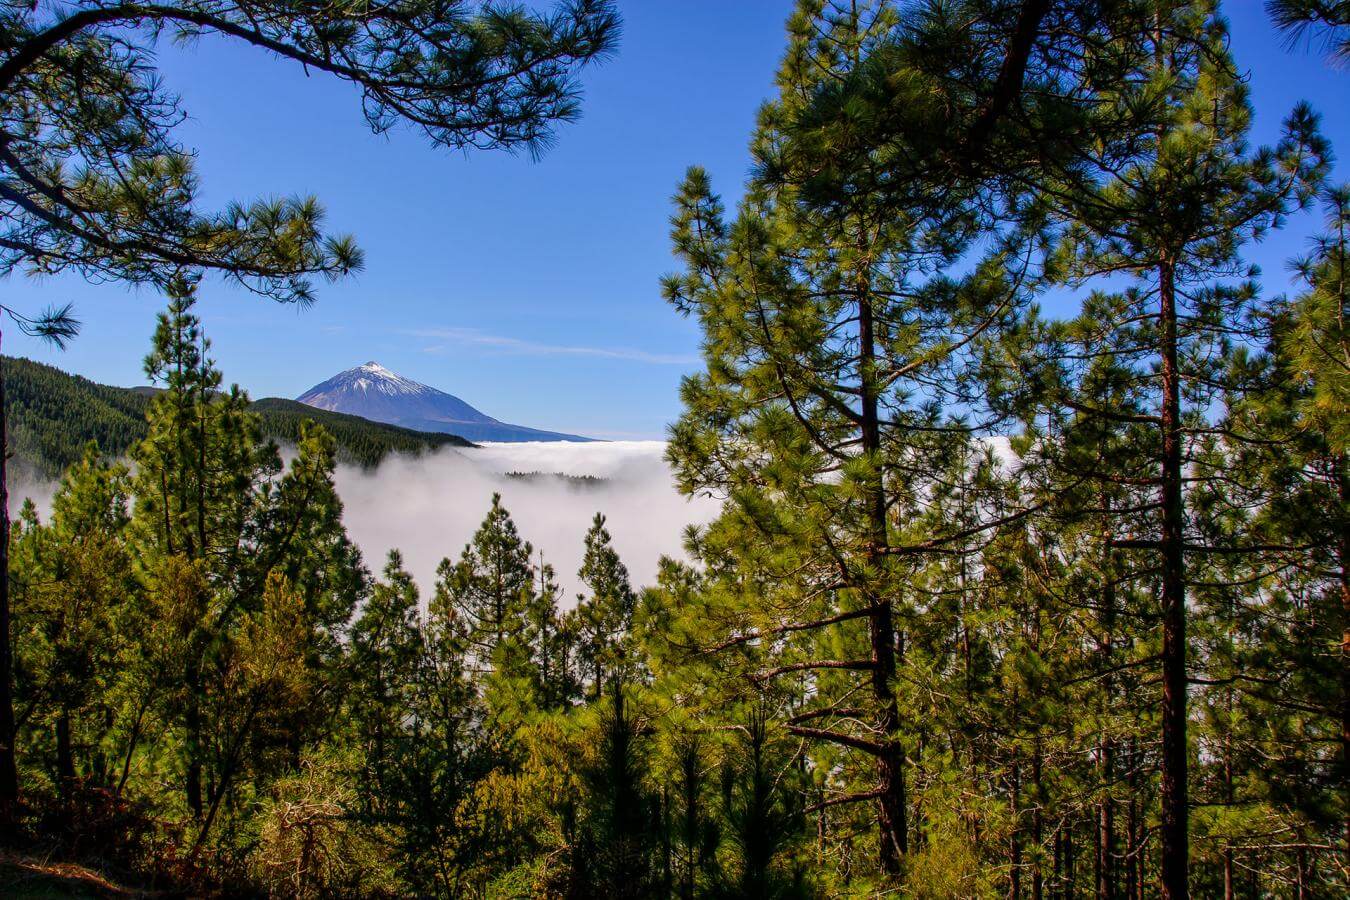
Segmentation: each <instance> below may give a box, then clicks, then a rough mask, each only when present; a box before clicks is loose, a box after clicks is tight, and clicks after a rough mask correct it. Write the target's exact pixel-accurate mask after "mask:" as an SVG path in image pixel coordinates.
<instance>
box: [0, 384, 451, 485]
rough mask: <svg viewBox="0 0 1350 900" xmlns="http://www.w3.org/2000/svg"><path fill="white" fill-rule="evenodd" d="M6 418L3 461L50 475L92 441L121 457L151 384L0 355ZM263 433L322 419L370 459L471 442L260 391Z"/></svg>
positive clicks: (272, 434) (357, 459)
mask: <svg viewBox="0 0 1350 900" xmlns="http://www.w3.org/2000/svg"><path fill="white" fill-rule="evenodd" d="M0 366H3V369H4V375H3V377H4V381H5V419H6V421H7V423H8V435H7V447H8V449H9V455H10V467H11V470H12V471H16V472H17V473H19V474H27V475H29V476H30V477H34V478H43V479H48V478H52V479H54V478H57V477H59V476H60V475H61V473H62V472H64V471H65V470H66V469H67V468H69V467H70V466H71V465H73V464H75V463H76V462H78V461H79V460H80V458H81V457H82V456H83V455H84V448H85V445H86V444H88V443H89V442H90V441H93V442H94V443H95V444H96V445H97V446H98V448H99V450H100V451H101V452H102V453H103V454H105V455H109V456H122V455H124V454H125V453H126V452H127V451H128V450H130V449H131V447H132V445H134V444H136V443H137V442H139V441H141V440H142V439H144V438H145V435H146V433H147V430H148V426H147V424H146V411H147V410H148V409H149V407H150V400H151V398H152V397H153V396H154V393H155V392H154V391H153V390H150V389H146V388H139V389H138V388H120V387H110V386H108V385H105V384H96V383H95V382H92V381H90V380H89V379H87V378H81V377H80V376H78V375H70V374H67V373H65V372H62V371H61V370H60V369H57V368H55V367H53V366H48V365H43V364H42V363H38V362H33V361H32V360H28V359H15V358H11V357H5V358H3V359H2V360H0ZM249 410H250V411H251V412H254V413H257V414H258V424H259V427H260V428H261V433H262V434H263V436H264V437H269V438H272V439H274V440H276V441H279V442H281V443H284V444H295V443H296V442H297V441H298V440H299V439H300V431H301V427H302V425H303V423H304V422H306V421H314V422H317V423H318V424H320V425H322V426H323V428H324V430H325V431H327V432H328V433H329V434H330V435H332V437H333V439H334V441H336V442H337V458H338V461H339V462H345V463H352V464H355V465H359V466H365V467H370V466H377V465H379V464H380V462H382V461H383V460H384V458H385V457H386V456H388V455H389V454H391V453H402V454H408V455H414V456H416V455H420V454H423V453H426V452H428V451H433V450H436V449H438V448H440V447H471V446H473V445H472V444H471V443H470V442H469V441H466V440H464V439H463V438H460V437H456V436H455V435H452V434H433V433H431V432H424V431H413V430H411V429H408V428H400V427H399V426H397V425H385V424H382V423H379V422H371V421H369V420H366V419H362V418H359V417H357V416H348V415H344V414H342V413H335V412H329V411H328V410H324V409H315V408H314V407H312V406H305V405H304V404H302V403H297V402H295V401H294V400H283V399H282V398H280V397H267V398H264V399H262V400H255V401H254V402H253V403H251V404H249Z"/></svg>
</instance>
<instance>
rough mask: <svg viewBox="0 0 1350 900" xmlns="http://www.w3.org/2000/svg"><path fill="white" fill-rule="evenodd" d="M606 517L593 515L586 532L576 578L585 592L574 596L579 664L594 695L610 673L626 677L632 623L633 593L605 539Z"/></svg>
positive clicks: (628, 676) (624, 570) (629, 673)
mask: <svg viewBox="0 0 1350 900" xmlns="http://www.w3.org/2000/svg"><path fill="white" fill-rule="evenodd" d="M610 541H611V538H610V534H609V530H608V529H606V528H605V517H604V516H603V515H601V514H600V513H596V514H595V518H594V519H593V520H592V521H591V527H590V530H588V531H587V532H586V553H585V556H584V557H583V558H582V562H581V570H580V571H579V572H577V577H578V578H580V579H581V581H582V583H583V584H585V585H586V587H587V589H588V591H589V595H580V594H579V595H578V596H577V606H576V622H577V629H578V632H579V633H578V639H579V640H578V650H579V653H578V660H577V661H578V663H579V664H580V666H581V669H582V671H584V672H585V673H586V674H587V675H588V676H589V677H590V679H591V696H592V697H593V698H599V697H600V695H601V693H602V692H603V691H604V688H605V685H607V684H608V683H609V682H610V681H611V680H613V679H614V678H618V679H620V680H621V681H628V680H630V679H631V677H632V675H633V674H634V673H633V671H632V670H633V665H632V661H631V660H630V659H629V658H628V656H629V654H628V650H627V643H628V642H627V637H628V632H629V630H630V629H631V628H632V626H633V610H634V608H635V606H636V604H637V596H636V595H635V594H634V593H633V588H632V587H631V586H630V585H629V583H628V569H627V568H626V567H625V566H624V564H623V562H622V561H621V560H620V559H619V554H618V553H617V552H615V550H614V547H613V546H612V545H611V543H610Z"/></svg>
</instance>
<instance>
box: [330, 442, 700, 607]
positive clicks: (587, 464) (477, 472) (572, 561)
mask: <svg viewBox="0 0 1350 900" xmlns="http://www.w3.org/2000/svg"><path fill="white" fill-rule="evenodd" d="M665 448H666V445H665V443H664V442H662V441H611V442H605V443H598V442H597V443H585V444H583V443H524V444H484V445H482V446H481V447H480V448H478V449H473V450H459V451H456V450H452V449H448V448H447V449H444V450H442V451H440V452H439V453H436V454H434V455H428V456H423V457H420V458H409V457H391V458H389V459H386V460H385V461H384V462H383V463H382V464H381V465H380V466H379V468H377V469H374V470H362V469H360V468H357V467H354V466H342V467H340V468H339V469H338V473H337V486H338V492H339V494H340V495H341V496H342V502H343V504H344V506H345V508H346V522H347V531H348V533H349V534H350V535H351V537H352V539H353V540H354V541H356V543H357V544H359V545H360V547H361V551H362V553H363V554H364V555H365V558H366V564H367V565H368V566H369V567H370V568H371V570H372V571H375V572H378V571H379V569H380V568H381V567H382V566H383V564H384V557H385V554H387V553H388V552H389V550H390V549H391V548H394V547H397V548H399V549H400V550H402V551H403V556H404V561H405V563H406V565H407V566H408V569H409V571H410V572H412V574H413V576H414V577H415V578H416V579H417V583H418V585H419V586H420V587H421V589H422V592H423V596H424V598H425V597H426V596H427V595H428V594H429V593H430V590H431V584H432V582H433V580H434V578H435V572H436V565H437V563H439V562H440V561H441V558H442V557H445V556H449V557H451V558H452V559H458V557H459V555H460V553H461V552H462V551H463V549H464V545H465V544H466V543H467V542H468V540H469V538H470V537H471V536H472V535H473V532H474V530H475V529H477V527H478V525H479V523H481V522H482V520H483V516H484V515H485V514H486V513H487V510H488V507H489V506H490V504H491V502H492V493H493V492H494V491H496V492H498V493H500V494H501V495H502V504H503V505H504V506H505V507H506V508H507V509H508V510H510V512H511V516H512V518H514V519H515V521H516V527H517V528H519V530H520V533H521V535H522V536H523V537H524V538H525V539H526V540H528V541H529V542H530V543H532V544H533V545H534V548H535V553H536V557H535V558H536V561H537V559H538V553H539V551H541V550H542V551H543V554H544V559H545V561H546V562H548V563H549V564H551V565H552V566H553V568H554V569H555V570H556V571H557V573H558V580H559V583H560V584H561V585H562V587H563V590H564V592H565V596H564V604H565V605H566V606H572V605H573V604H574V603H575V594H576V592H577V591H578V590H579V589H580V588H581V585H580V582H579V581H578V579H577V569H578V568H580V566H581V557H582V552H583V544H582V542H583V539H584V537H585V535H586V529H587V528H589V527H590V524H591V518H592V517H593V516H594V515H595V514H596V513H597V512H602V513H604V514H605V517H606V519H607V520H608V528H609V531H610V534H611V535H613V537H614V546H615V548H616V549H617V550H618V551H619V555H620V556H621V557H622V558H623V561H624V563H625V564H626V565H627V566H628V571H629V574H630V575H631V576H632V579H633V584H634V586H637V585H642V584H650V583H651V582H652V581H653V580H654V578H655V576H656V564H657V561H658V560H659V559H660V557H661V556H663V555H666V556H675V557H681V558H682V557H683V556H684V551H683V547H682V545H681V537H682V533H683V531H684V528H685V526H686V525H689V524H692V523H699V524H702V523H704V522H707V521H709V520H710V519H712V517H713V516H715V515H716V514H717V510H718V507H719V505H720V504H719V503H718V502H717V501H715V500H712V499H709V498H693V499H689V498H685V497H683V496H681V495H680V494H679V493H677V492H676V490H675V487H674V485H673V483H672V478H671V473H670V469H669V468H668V467H667V465H666V462H665V459H664V458H663V454H664V453H665ZM508 472H539V473H564V474H567V475H573V476H585V475H589V476H593V477H595V478H597V479H602V480H600V481H580V480H577V481H572V480H568V479H561V478H553V477H539V478H530V479H520V478H508V477H507V475H506V473H508Z"/></svg>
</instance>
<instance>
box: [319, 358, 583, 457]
mask: <svg viewBox="0 0 1350 900" xmlns="http://www.w3.org/2000/svg"><path fill="white" fill-rule="evenodd" d="M296 399H297V401H298V402H300V403H304V404H306V405H307V406H313V407H317V408H318V409H327V410H332V411H334V412H342V413H348V414H350V415H355V416H360V417H362V418H363V419H370V420H372V421H375V422H387V423H389V424H391V425H401V426H403V427H404V428H414V429H417V430H418V431H442V432H449V433H451V434H457V435H460V436H461V437H465V438H468V439H469V440H471V441H509V442H519V441H589V440H591V439H590V438H585V437H581V436H579V435H575V434H562V433H560V432H555V431H540V430H539V429H537V428H527V427H525V426H524V425H512V424H510V423H508V422H502V421H499V420H497V419H494V418H492V417H491V416H489V415H487V414H486V413H483V412H480V411H478V410H476V409H474V408H473V407H472V406H470V405H469V404H467V403H465V402H464V401H463V400H461V399H459V398H458V397H456V396H454V395H453V394H447V393H445V392H444V391H438V390H436V389H435V388H433V387H428V386H427V385H425V384H421V383H420V382H416V381H413V380H412V379H410V378H404V377H403V376H402V375H398V374H396V373H394V372H391V371H389V370H388V369H386V368H385V367H384V366H381V365H380V364H379V363H375V362H368V363H366V364H365V365H363V366H357V367H356V368H354V369H348V370H347V371H345V372H339V373H338V374H337V375H334V376H333V377H332V378H330V379H328V380H327V381H325V382H323V383H321V384H316V385H315V386H314V387H312V388H310V389H309V390H308V391H305V393H303V394H301V395H300V396H299V397H298V398H296Z"/></svg>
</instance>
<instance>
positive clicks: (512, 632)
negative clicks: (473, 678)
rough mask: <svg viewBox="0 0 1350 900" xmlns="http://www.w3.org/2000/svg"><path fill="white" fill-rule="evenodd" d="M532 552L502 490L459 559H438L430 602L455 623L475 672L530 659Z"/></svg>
mask: <svg viewBox="0 0 1350 900" xmlns="http://www.w3.org/2000/svg"><path fill="white" fill-rule="evenodd" d="M533 552H534V550H533V548H532V547H531V546H530V544H529V543H528V542H527V541H524V540H522V539H521V537H520V533H519V531H518V530H517V529H516V523H515V522H514V521H513V520H512V519H511V514H510V513H509V512H507V510H506V508H505V507H504V506H502V497H501V494H493V495H492V508H491V509H489V510H488V514H487V516H485V517H484V518H483V523H482V524H481V525H480V526H479V527H478V530H477V531H476V532H474V535H473V539H472V540H471V541H470V542H469V543H468V544H467V545H466V546H465V547H464V552H463V553H462V554H461V555H460V559H459V562H457V563H452V562H451V561H450V560H449V559H448V558H447V559H443V560H441V564H440V565H439V566H438V567H437V569H436V588H435V591H436V592H435V596H434V597H433V598H432V601H431V602H432V604H433V606H434V607H435V608H437V609H440V610H442V611H443V613H442V614H443V615H445V616H446V617H448V618H449V619H450V620H451V621H453V622H455V623H456V627H457V628H458V629H459V632H460V637H461V639H462V640H463V641H464V645H465V647H466V649H467V652H468V654H469V659H470V664H471V665H472V666H473V669H474V671H475V672H477V673H479V674H482V673H487V672H491V671H495V670H497V669H499V668H500V667H502V666H503V665H505V666H506V667H507V669H508V670H510V669H512V667H513V666H514V667H517V668H518V667H519V666H520V665H522V664H523V663H524V662H525V660H526V659H527V658H528V653H529V650H528V646H524V647H522V646H520V640H519V639H520V638H522V637H523V636H524V631H525V628H526V624H527V617H526V614H525V611H526V610H527V609H528V608H529V606H530V604H531V601H532V599H533V597H534V570H533V567H532V565H531V563H530V556H531V554H532V553H533Z"/></svg>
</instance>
